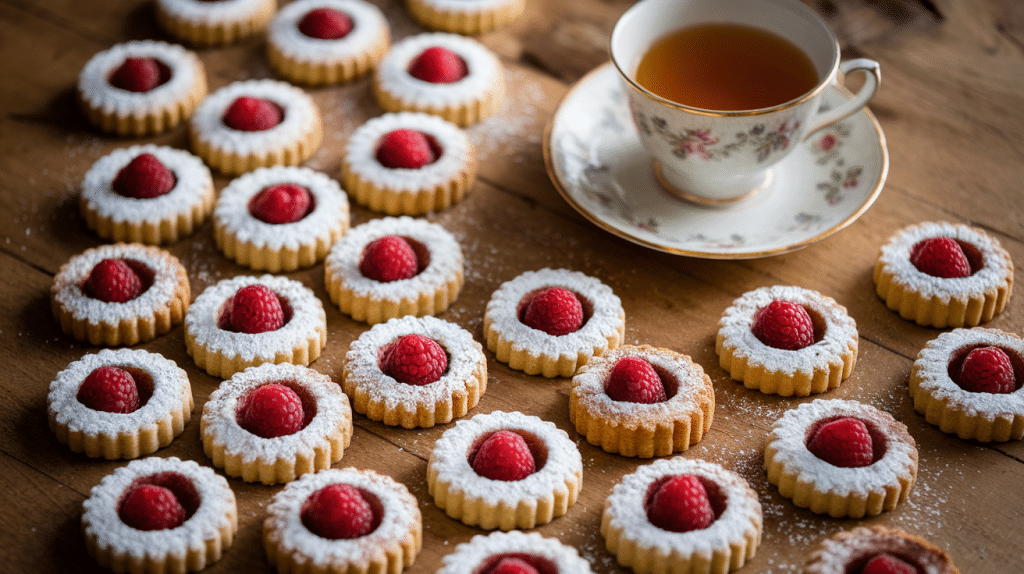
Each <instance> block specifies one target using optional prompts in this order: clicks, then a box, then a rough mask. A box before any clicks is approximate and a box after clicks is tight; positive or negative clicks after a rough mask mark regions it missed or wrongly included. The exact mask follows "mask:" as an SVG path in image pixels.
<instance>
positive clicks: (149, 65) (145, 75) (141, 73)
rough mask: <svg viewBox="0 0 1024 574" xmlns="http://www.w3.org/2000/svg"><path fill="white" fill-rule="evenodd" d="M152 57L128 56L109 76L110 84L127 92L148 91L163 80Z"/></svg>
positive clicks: (158, 66) (157, 63) (157, 64)
mask: <svg viewBox="0 0 1024 574" xmlns="http://www.w3.org/2000/svg"><path fill="white" fill-rule="evenodd" d="M161 80H162V78H161V77H160V63H159V62H157V61H156V60H154V59H153V58H128V59H126V60H125V61H124V63H123V64H121V65H120V66H118V68H117V69H116V70H114V73H113V74H111V76H110V85H112V86H114V87H115V88H121V89H122V90H128V91H129V92H148V91H150V90H152V89H153V88H155V87H157V86H159V85H160V84H162V83H163V82H162V81H161Z"/></svg>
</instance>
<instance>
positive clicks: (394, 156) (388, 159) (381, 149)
mask: <svg viewBox="0 0 1024 574" xmlns="http://www.w3.org/2000/svg"><path fill="white" fill-rule="evenodd" d="M438 155H440V154H439V153H438V150H436V149H435V145H432V143H431V141H430V138H429V137H428V136H427V135H426V134H424V133H423V132H421V131H417V130H411V129H398V130H394V131H390V132H388V133H386V134H384V136H383V137H382V138H381V139H380V144H379V145H378V146H377V154H376V157H377V161H378V162H379V163H380V164H381V165H383V166H384V167H387V168H390V169H419V168H421V167H423V166H425V165H429V164H432V163H434V162H435V161H437V157H438Z"/></svg>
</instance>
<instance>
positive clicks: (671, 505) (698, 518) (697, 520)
mask: <svg viewBox="0 0 1024 574" xmlns="http://www.w3.org/2000/svg"><path fill="white" fill-rule="evenodd" d="M646 510H647V519H648V520H650V521H651V524H653V525H655V526H657V527H658V528H661V529H663V530H669V531H671V532H690V531H691V530H702V529H704V528H707V527H708V526H711V523H712V522H714V521H715V511H714V510H713V509H712V508H711V500H710V499H709V498H708V491H707V489H706V488H704V484H703V483H701V481H700V479H699V478H697V477H696V476H694V475H692V474H682V475H679V476H676V477H673V478H671V479H669V480H667V481H666V482H665V483H664V484H662V485H661V486H659V487H658V489H657V490H655V491H654V494H653V495H652V496H651V497H650V499H649V501H648V503H647V508H646Z"/></svg>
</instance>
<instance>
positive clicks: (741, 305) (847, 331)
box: [718, 285, 858, 373]
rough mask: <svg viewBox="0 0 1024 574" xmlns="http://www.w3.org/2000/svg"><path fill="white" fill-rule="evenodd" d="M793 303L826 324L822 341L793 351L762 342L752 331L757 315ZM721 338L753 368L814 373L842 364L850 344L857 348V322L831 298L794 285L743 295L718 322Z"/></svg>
mask: <svg viewBox="0 0 1024 574" xmlns="http://www.w3.org/2000/svg"><path fill="white" fill-rule="evenodd" d="M776 300H779V301H790V302H793V303H797V304H800V305H803V306H805V307H808V308H809V309H811V310H812V311H813V312H815V313H816V314H817V315H818V316H820V317H821V318H822V319H824V321H825V330H824V333H823V334H822V338H821V340H820V341H815V342H814V344H812V345H809V346H807V347H804V348H802V349H797V350H795V351H790V350H786V349H776V348H774V347H769V346H768V345H765V344H764V343H762V342H761V341H760V340H759V339H758V338H757V337H756V336H755V335H754V333H753V331H751V326H752V325H753V323H754V313H755V312H756V311H757V310H758V309H760V308H762V307H765V306H767V305H768V304H769V303H771V302H772V301H776ZM718 326H719V331H718V334H719V336H720V337H724V340H723V343H724V345H725V346H727V347H729V348H733V349H735V351H734V353H735V355H736V356H737V357H745V358H746V359H747V360H748V361H749V362H750V363H751V364H752V365H759V366H763V367H764V368H765V369H766V370H768V371H771V372H780V373H796V372H808V373H812V372H814V370H815V368H821V367H822V366H825V365H828V364H829V363H835V362H839V363H842V357H843V355H845V354H847V353H849V352H850V348H851V342H852V347H853V348H854V349H856V348H857V339H858V336H857V323H856V322H855V321H854V320H853V318H852V317H850V316H849V315H848V314H847V312H846V308H845V307H843V306H841V305H839V304H838V303H836V302H835V300H834V299H832V298H831V297H826V296H824V295H822V294H820V293H818V292H816V291H812V290H810V289H804V288H802V287H795V286H778V285H777V286H773V287H761V288H759V289H755V290H753V291H749V292H747V293H744V294H743V295H742V296H741V297H740V298H738V299H736V300H735V301H733V304H732V306H730V307H729V308H728V309H726V310H725V312H724V313H723V315H722V318H721V319H720V320H719V322H718Z"/></svg>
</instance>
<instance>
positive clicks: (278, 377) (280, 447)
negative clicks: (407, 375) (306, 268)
mask: <svg viewBox="0 0 1024 574" xmlns="http://www.w3.org/2000/svg"><path fill="white" fill-rule="evenodd" d="M271 383H283V384H286V385H288V386H294V387H297V388H301V389H303V390H304V391H305V392H306V393H308V396H309V397H310V398H312V399H313V401H314V403H315V404H316V416H314V417H313V418H312V420H310V421H309V424H308V425H306V426H305V427H304V428H302V429H301V430H299V431H298V432H295V433H292V434H289V435H284V436H279V437H274V438H263V437H259V436H256V435H254V434H252V433H251V432H249V431H247V430H245V429H243V428H242V427H241V425H239V424H238V416H237V414H236V413H237V411H238V407H239V405H240V404H241V401H242V400H243V399H244V398H245V397H246V395H248V394H249V393H250V392H252V391H254V390H256V389H257V388H259V387H262V386H264V385H269V384H271ZM344 420H348V425H347V426H349V427H350V426H351V421H352V409H351V408H350V407H349V402H348V397H347V396H345V393H343V392H341V388H340V387H338V385H337V384H335V383H334V381H332V380H331V379H330V377H328V376H326V375H322V374H320V373H318V372H316V371H314V370H313V369H310V368H307V367H303V366H299V365H292V364H288V363H282V364H279V365H275V364H270V363H264V364H262V365H260V366H258V367H249V368H248V369H246V370H244V371H242V372H240V373H235V374H234V375H232V377H231V378H230V379H229V380H227V381H224V382H223V383H221V384H220V387H218V388H217V390H215V391H214V392H213V393H211V394H210V398H209V399H208V400H207V401H206V404H205V405H204V406H203V421H202V422H203V435H204V436H209V437H211V439H212V442H213V444H215V445H223V446H224V448H225V451H226V454H227V455H228V456H239V455H240V456H241V457H242V462H243V463H245V464H249V463H252V462H256V461H259V462H261V463H264V464H268V465H273V464H274V463H275V462H276V461H278V460H295V459H296V458H298V457H300V456H301V457H303V458H306V459H312V458H314V457H315V451H314V449H316V448H325V449H327V448H329V445H330V439H329V437H330V435H332V434H333V433H335V432H336V429H337V428H338V425H339V421H344Z"/></svg>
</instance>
